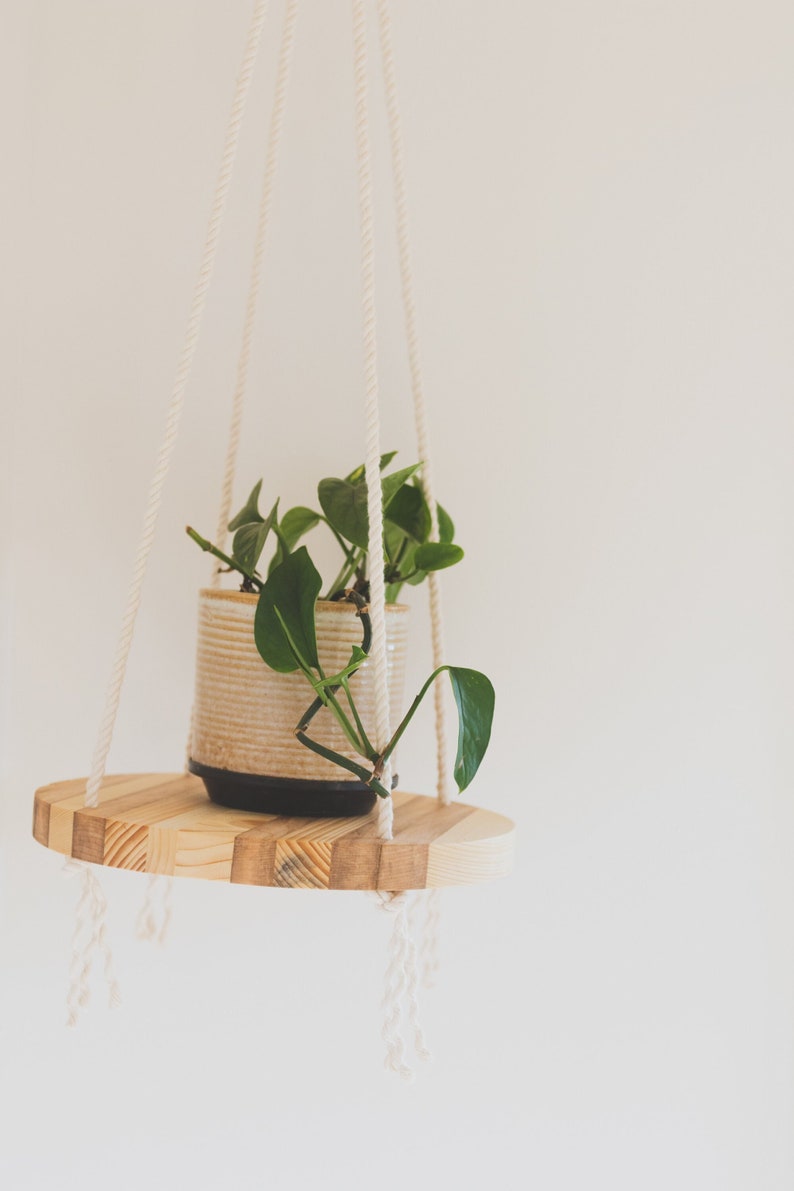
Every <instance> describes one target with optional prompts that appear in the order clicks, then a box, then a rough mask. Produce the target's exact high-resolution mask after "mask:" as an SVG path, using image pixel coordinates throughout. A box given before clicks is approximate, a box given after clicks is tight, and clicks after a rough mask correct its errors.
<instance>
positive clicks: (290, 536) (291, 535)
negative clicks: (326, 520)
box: [279, 505, 322, 552]
mask: <svg viewBox="0 0 794 1191" xmlns="http://www.w3.org/2000/svg"><path fill="white" fill-rule="evenodd" d="M321 520H322V518H321V516H320V514H319V513H315V511H314V509H307V508H304V506H303V505H297V506H296V507H295V508H294V509H288V510H287V512H286V513H285V514H284V516H283V517H282V518H281V522H280V524H279V528H280V529H281V532H282V534H283V535H284V540H285V541H286V543H287V545H288V546H289V548H290V552H291V551H292V550H293V549H294V548H295V546H297V544H298V542H299V541H300V539H301V538H302V537H303V535H304V534H307V533H308V532H309V530H310V529H314V527H315V525H319V523H320V521H321Z"/></svg>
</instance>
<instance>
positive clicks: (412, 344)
mask: <svg viewBox="0 0 794 1191" xmlns="http://www.w3.org/2000/svg"><path fill="white" fill-rule="evenodd" d="M378 17H379V23H380V44H381V58H382V62H383V82H384V87H385V91H386V112H387V116H388V123H389V142H390V145H391V160H392V173H393V176H394V197H395V208H396V214H397V247H398V255H399V260H400V278H401V288H402V300H403V313H404V317H405V333H406V339H407V342H408V362H409V367H410V373H411V391H412V393H413V404H414V422H415V424H416V442H417V448H418V451H419V458H420V459H421V461H422V487H423V489H424V493H425V499H426V500H427V505H428V508H429V510H430V539H431V541H434V542H437V541H438V537H439V533H438V504H437V501H436V497H435V490H434V486H433V464H432V458H431V452H430V432H429V429H428V422H427V406H426V402H425V395H424V384H423V381H422V367H421V358H420V352H419V334H418V331H417V327H416V304H415V302H414V280H413V265H412V261H411V244H410V235H409V222H408V200H407V197H406V185H405V152H404V145H403V133H402V119H401V117H400V108H399V104H398V101H397V80H396V76H395V71H394V52H393V47H392V25H391V11H390V7H389V3H388V0H378ZM428 586H429V592H430V630H431V637H432V651H433V669H434V670H437V669H438V668H439V666H443V665H444V662H445V651H444V615H443V608H442V603H441V581H440V579H439V576H438V574H437V573H436V572H435V571H431V572H430V573H429V575H428ZM433 698H434V703H435V720H436V770H437V791H438V797H439V800H440V801H441V802H442V803H443V804H444V805H445V806H447V805H448V804H449V801H450V791H449V779H448V777H447V743H446V722H445V721H446V713H445V704H444V687H443V685H442V684H441V683H440V682H436V683H435V684H434V687H433Z"/></svg>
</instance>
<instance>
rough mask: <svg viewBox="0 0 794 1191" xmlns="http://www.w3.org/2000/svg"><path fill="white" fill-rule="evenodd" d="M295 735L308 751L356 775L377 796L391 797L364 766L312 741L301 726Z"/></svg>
mask: <svg viewBox="0 0 794 1191" xmlns="http://www.w3.org/2000/svg"><path fill="white" fill-rule="evenodd" d="M295 735H296V737H297V738H298V740H299V741H300V742H301V744H303V745H305V746H306V748H307V749H311V750H312V752H313V753H319V755H320V756H321V757H325V758H326V760H327V761H333V763H334V764H335V765H339V766H340V767H341V768H342V769H346V770H347V771H348V773H354V774H355V775H356V777H358V778H360V779H361V781H362V782H364V783H365V784H366V785H368V786H369V787H370V789H371V790H374V791H375V793H376V794H378V795H380V797H381V798H388V797H389V796H390V795H389V791H388V790H387V789H386V787H385V786H383V785H381V783H380V782H379V781H378V779H377V778H376V777H375V775H374V774H372V773H370V772H369V771H368V770H366V769H365V768H364V766H363V765H357V764H356V762H355V761H350V760H348V758H347V757H343V756H342V754H341V753H335V752H334V751H333V749H327V748H326V747H325V745H323V744H318V743H317V741H316V740H312V739H311V737H310V736H307V735H306V733H305V732H304V731H303V730H302V726H301V725H300V724H299V725H298V727H297V728H296V729H295Z"/></svg>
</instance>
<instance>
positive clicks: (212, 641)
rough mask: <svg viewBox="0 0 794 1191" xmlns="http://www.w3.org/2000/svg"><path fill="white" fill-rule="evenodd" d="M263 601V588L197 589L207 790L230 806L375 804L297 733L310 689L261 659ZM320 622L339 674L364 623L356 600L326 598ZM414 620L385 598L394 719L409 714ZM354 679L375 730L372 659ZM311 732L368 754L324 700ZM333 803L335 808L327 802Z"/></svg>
mask: <svg viewBox="0 0 794 1191" xmlns="http://www.w3.org/2000/svg"><path fill="white" fill-rule="evenodd" d="M256 605H257V596H256V595H253V594H247V593H245V592H239V591H221V590H213V589H209V588H205V589H203V590H202V591H201V592H200V595H199V623H198V654H197V661H196V694H195V701H194V708H193V727H192V735H191V748H190V767H191V769H192V770H193V772H195V773H198V774H199V775H200V776H201V777H203V778H204V782H205V785H206V786H207V789H208V792H209V794H210V797H211V798H213V799H214V800H215V801H219V802H222V803H223V804H224V805H226V806H237V807H238V808H240V809H245V810H268V811H270V812H271V813H278V814H290V813H291V814H296V813H297V814H346V813H354V814H358V813H364V812H365V811H366V810H368V809H370V807H371V806H372V805H373V801H374V796H373V795H372V794H371V792H370V791H369V790H368V789H367V788H366V787H365V786H364V785H363V784H362V783H361V782H359V781H358V779H357V778H356V777H355V775H353V774H348V773H347V772H346V771H345V770H343V769H341V768H340V767H339V766H338V765H334V763H333V762H331V761H327V760H326V759H325V758H324V757H320V756H318V755H317V754H316V753H313V752H312V751H311V750H310V749H307V748H306V747H305V745H302V744H301V743H300V742H299V741H298V740H296V739H295V735H294V731H295V727H296V726H297V724H298V723H299V721H300V719H301V717H302V716H303V714H304V712H305V711H306V709H307V708H308V707H309V705H310V704H311V702H312V700H313V692H312V689H311V687H310V685H309V683H308V682H307V681H306V679H305V678H304V676H303V675H302V674H300V673H294V674H278V673H276V672H275V671H274V670H271V669H270V668H269V667H268V666H266V665H265V663H264V662H263V661H262V658H261V657H260V656H259V653H258V652H257V648H256V645H255V643H254V615H255V612H256ZM316 625H317V649H318V655H319V658H320V662H321V663H322V666H323V669H324V671H325V673H326V674H334V673H336V672H338V671H339V670H341V669H342V668H343V667H344V666H346V665H347V663H348V662H349V660H350V651H351V648H352V646H353V645H360V644H361V621H360V620H359V619H358V617H357V616H356V614H355V609H354V607H353V606H352V605H351V604H347V603H329V602H327V601H325V600H320V601H318V604H317V612H316ZM407 628H408V608H407V607H406V606H405V605H404V604H390V605H388V606H387V609H386V643H387V658H388V682H389V694H390V709H391V712H390V713H391V722H392V724H393V725H396V724H397V723H399V720H400V717H401V715H402V706H403V690H404V683H405V648H406V635H407ZM350 687H351V691H352V692H353V693H354V695H355V700H356V706H357V708H358V710H359V714H360V715H361V719H362V721H363V723H364V726H365V728H367V730H368V731H369V730H370V725H374V719H375V715H374V713H375V699H374V691H373V684H372V675H371V668H370V666H369V664H368V663H366V662H365V663H364V665H363V666H362V667H361V669H360V670H359V671H358V672H357V673H356V674H355V675H354V676H353V678H352V679H351V683H350ZM373 731H374V728H373ZM308 735H310V736H311V737H312V739H314V740H317V741H318V742H319V743H320V744H323V745H325V746H326V747H327V748H331V749H333V750H334V751H335V752H338V753H342V754H343V755H344V756H347V757H349V758H350V759H351V760H357V761H359V762H361V758H360V757H357V756H356V754H355V753H354V752H353V751H352V750H351V747H350V744H349V742H348V740H347V738H346V736H345V735H344V733H343V732H342V730H341V728H340V727H339V725H338V723H337V721H336V720H335V718H334V717H333V715H332V714H331V713H330V712H329V711H328V710H327V708H321V710H320V711H319V712H318V713H317V715H316V716H315V717H314V719H313V720H312V722H311V726H310V728H309V732H308ZM329 798H330V802H329ZM326 804H328V806H329V809H327V810H322V809H321V807H322V806H324V805H326ZM346 806H348V807H349V808H350V809H348V810H345V809H344V808H345V807H346ZM302 807H305V808H307V809H300V808H302ZM296 808H297V809H296Z"/></svg>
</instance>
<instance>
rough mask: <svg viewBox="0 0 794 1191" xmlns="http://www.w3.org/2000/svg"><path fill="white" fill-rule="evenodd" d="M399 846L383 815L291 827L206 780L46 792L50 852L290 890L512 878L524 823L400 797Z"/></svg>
mask: <svg viewBox="0 0 794 1191" xmlns="http://www.w3.org/2000/svg"><path fill="white" fill-rule="evenodd" d="M393 798H394V808H395V818H394V836H393V838H392V839H391V840H388V841H386V840H382V839H379V838H378V836H377V817H376V815H375V814H374V813H373V814H370V815H367V816H363V817H359V818H348V819H297V818H295V819H291V818H287V817H285V816H279V815H258V814H253V813H248V814H247V813H245V812H244V811H233V810H228V809H227V808H226V807H222V806H217V805H216V804H215V803H214V802H210V800H209V799H208V798H207V794H206V791H205V789H204V785H203V783H202V781H201V780H200V778H197V777H193V776H192V775H190V774H173V773H148V774H132V775H125V776H113V777H106V778H105V779H104V781H103V783H102V787H101V790H100V794H99V805H98V806H96V807H86V806H85V778H82V779H77V780H75V781H67V782H56V783H55V784H53V785H51V786H43V787H42V788H41V789H40V790H37V791H36V799H35V809H34V816H33V834H34V836H35V838H36V839H37V840H38V841H39V843H40V844H44V846H45V847H47V848H52V849H53V850H54V851H56V852H61V853H63V854H64V855H66V856H71V857H72V858H73V859H75V860H84V861H90V862H92V863H94V864H102V865H106V866H107V867H109V868H122V869H128V870H130V871H132V872H146V873H153V874H160V875H164V876H173V877H198V878H200V879H202V880H207V881H229V882H231V883H232V884H233V885H266V886H277V887H278V888H281V889H358V890H378V889H381V890H389V891H390V892H397V891H401V890H409V889H433V888H438V887H441V886H444V885H473V884H476V883H478V882H480V881H487V880H490V879H491V878H493V877H501V876H504V875H505V874H506V873H507V872H509V870H510V867H511V863H512V856H513V839H514V826H513V823H512V822H511V821H510V820H509V819H507V818H505V817H504V816H503V815H498V814H495V813H494V812H493V811H486V810H480V809H478V808H477V807H474V806H466V805H465V804H463V803H459V802H455V803H451V804H450V805H449V806H442V805H440V803H439V802H438V800H437V799H436V798H430V797H426V796H424V795H421V794H406V793H403V792H400V791H396V792H395V793H394V795H393Z"/></svg>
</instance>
